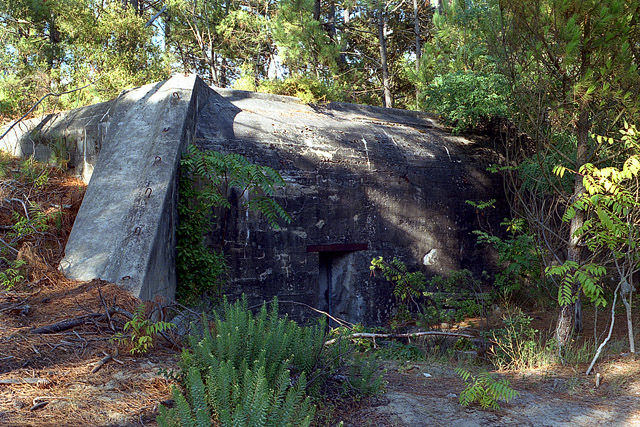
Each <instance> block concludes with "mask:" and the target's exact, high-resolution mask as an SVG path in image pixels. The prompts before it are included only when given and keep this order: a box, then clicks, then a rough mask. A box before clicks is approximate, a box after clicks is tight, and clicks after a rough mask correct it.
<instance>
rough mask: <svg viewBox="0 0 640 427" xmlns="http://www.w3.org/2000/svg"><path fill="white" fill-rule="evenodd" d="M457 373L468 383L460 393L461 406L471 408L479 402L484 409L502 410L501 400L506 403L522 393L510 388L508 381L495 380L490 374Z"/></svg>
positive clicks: (459, 371)
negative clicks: (470, 406)
mask: <svg viewBox="0 0 640 427" xmlns="http://www.w3.org/2000/svg"><path fill="white" fill-rule="evenodd" d="M456 373H457V374H458V375H459V376H460V377H461V378H462V380H463V381H464V382H465V383H466V387H465V389H464V390H463V391H462V392H461V393H460V398H459V401H460V404H461V405H462V406H469V405H471V404H472V403H474V402H478V403H479V404H480V407H482V408H483V409H493V410H495V411H498V410H500V405H499V404H498V401H499V400H503V401H504V402H506V403H509V401H510V400H511V399H513V398H515V397H516V396H519V395H520V393H519V392H518V391H516V390H514V389H512V388H511V387H510V384H509V381H508V380H507V379H501V380H495V379H494V378H493V377H492V376H491V375H490V374H489V373H488V372H486V371H485V372H481V373H479V374H478V375H476V376H474V375H473V374H472V373H471V372H469V371H467V370H465V369H462V368H457V369H456Z"/></svg>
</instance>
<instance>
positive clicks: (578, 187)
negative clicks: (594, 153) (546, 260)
mask: <svg viewBox="0 0 640 427" xmlns="http://www.w3.org/2000/svg"><path fill="white" fill-rule="evenodd" d="M576 131H577V136H578V145H577V148H576V170H579V169H580V167H581V166H582V165H584V164H585V163H586V162H587V149H588V142H589V141H588V138H589V110H588V109H587V108H586V106H583V107H582V108H581V110H580V115H579V117H578V124H577V126H576ZM584 191H585V188H584V184H583V183H582V175H580V174H576V176H575V179H574V181H573V197H572V200H573V201H575V200H577V199H578V198H579V197H581V196H582V194H583V193H584ZM584 220H585V215H584V211H582V210H577V211H576V215H575V216H574V217H573V218H572V219H571V223H570V227H569V233H570V234H569V246H568V248H567V260H569V261H575V262H577V263H578V264H581V263H582V261H583V260H582V248H581V246H580V244H581V241H580V238H579V237H578V236H576V232H577V231H578V230H579V229H580V228H582V226H583V225H584ZM578 286H579V284H578V283H574V284H573V292H574V293H578V292H580V289H579V288H578ZM576 304H580V299H579V298H578V299H577V300H576V303H575V304H569V305H566V306H564V307H562V308H561V310H560V315H559V317H558V325H557V327H556V338H557V340H558V347H559V348H560V349H561V348H562V347H564V346H565V345H566V344H567V343H568V342H569V338H570V337H571V333H572V331H573V327H574V326H575V328H576V330H578V331H581V330H582V310H581V307H577V308H576Z"/></svg>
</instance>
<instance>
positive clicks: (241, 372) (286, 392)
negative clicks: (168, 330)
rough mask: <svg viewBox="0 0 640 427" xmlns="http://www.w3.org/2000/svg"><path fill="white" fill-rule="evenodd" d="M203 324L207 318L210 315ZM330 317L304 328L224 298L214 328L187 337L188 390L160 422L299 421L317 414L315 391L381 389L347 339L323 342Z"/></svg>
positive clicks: (179, 394)
mask: <svg viewBox="0 0 640 427" xmlns="http://www.w3.org/2000/svg"><path fill="white" fill-rule="evenodd" d="M204 324H207V323H206V322H205V323H204ZM325 340H326V334H325V323H324V322H321V323H320V324H318V325H316V326H311V327H301V326H298V325H297V324H296V323H295V322H293V321H290V320H287V319H283V318H279V317H278V304H277V300H276V299H274V300H273V302H272V304H271V309H270V310H267V309H266V307H265V306H263V307H262V309H261V310H260V312H259V314H258V315H256V316H254V315H253V314H252V313H251V311H249V310H248V309H247V301H246V298H244V297H243V299H242V300H241V301H238V302H236V303H235V304H229V303H228V302H227V301H226V299H225V301H224V308H223V315H222V316H221V315H218V314H217V313H216V314H215V321H214V326H213V328H212V329H205V330H204V331H203V334H202V336H200V337H196V336H190V337H189V348H190V351H186V350H185V351H184V352H183V354H182V361H181V368H182V373H183V376H182V382H183V386H184V392H181V391H179V390H178V389H174V390H173V395H174V400H175V401H176V407H175V408H173V409H170V410H167V409H166V408H162V409H161V415H160V417H159V418H158V422H159V423H160V425H163V426H164V425H168V426H171V425H210V424H211V420H212V419H214V420H216V421H217V422H218V423H219V424H220V425H222V426H231V425H251V426H260V425H265V426H286V425H291V426H298V425H309V423H310V422H311V421H312V419H313V414H314V410H315V409H314V406H313V405H312V404H311V398H312V397H318V396H320V394H321V393H323V392H327V391H335V390H339V391H341V392H342V393H358V394H367V393H375V392H377V391H378V390H379V386H380V381H381V380H380V378H379V376H378V375H377V373H376V369H373V368H372V366H371V365H370V364H369V363H368V362H366V361H362V360H359V359H356V358H353V357H351V353H352V352H351V351H350V349H351V348H352V346H351V343H350V342H349V341H348V340H337V341H336V342H335V343H334V344H333V345H332V346H325V345H324V343H325Z"/></svg>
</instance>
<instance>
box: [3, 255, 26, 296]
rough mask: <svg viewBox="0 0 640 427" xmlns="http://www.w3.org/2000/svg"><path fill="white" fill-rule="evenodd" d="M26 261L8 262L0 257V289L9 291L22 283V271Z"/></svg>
mask: <svg viewBox="0 0 640 427" xmlns="http://www.w3.org/2000/svg"><path fill="white" fill-rule="evenodd" d="M25 264H26V261H24V260H22V259H16V260H12V261H10V260H8V259H6V258H4V257H0V265H1V269H0V288H2V289H4V290H7V291H8V290H10V289H11V288H13V287H14V286H16V285H19V284H20V283H22V282H23V281H24V271H23V267H24V266H25Z"/></svg>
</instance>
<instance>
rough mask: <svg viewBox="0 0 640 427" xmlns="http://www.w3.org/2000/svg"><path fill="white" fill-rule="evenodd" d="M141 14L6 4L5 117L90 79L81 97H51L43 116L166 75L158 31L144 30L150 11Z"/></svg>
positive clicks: (63, 2)
mask: <svg viewBox="0 0 640 427" xmlns="http://www.w3.org/2000/svg"><path fill="white" fill-rule="evenodd" d="M144 9H147V8H144ZM142 10H143V9H140V10H139V11H134V10H133V8H131V7H128V8H126V9H125V8H123V7H122V2H120V1H115V0H109V1H95V0H50V1H46V2H34V1H23V0H18V1H11V2H3V3H2V4H1V5H0V17H1V18H2V19H0V40H2V41H3V46H4V48H3V49H2V50H1V51H0V64H1V65H2V69H3V71H4V73H3V76H2V77H0V106H2V109H1V110H0V111H2V114H3V115H4V114H6V115H8V116H15V115H18V114H22V113H24V112H25V111H26V110H27V109H28V107H30V106H31V105H32V104H34V103H35V102H36V100H38V99H39V98H41V97H43V96H44V95H45V94H47V93H60V92H63V91H66V90H69V89H75V88H77V87H81V86H84V85H85V84H87V83H89V82H91V81H93V82H94V84H93V86H91V87H89V88H87V89H85V90H83V91H78V92H73V93H69V94H66V95H63V96H61V97H57V96H56V97H49V98H47V99H46V100H45V101H44V102H43V103H42V104H41V105H42V108H43V111H48V110H52V109H57V108H63V109H68V108H74V107H78V106H81V105H86V104H88V103H95V102H98V101H101V100H105V99H109V98H112V97H114V96H116V95H117V94H118V93H120V91H121V90H123V89H125V88H127V87H132V86H139V85H141V84H144V83H149V82H151V81H157V80H161V79H163V78H165V77H167V76H168V74H169V73H168V72H167V71H168V67H167V66H168V64H169V62H168V61H167V58H166V56H164V55H163V54H162V53H161V52H160V49H159V45H158V43H154V42H153V41H152V37H153V36H154V30H153V27H146V26H145V22H146V21H147V19H148V17H149V16H148V15H147V14H150V13H152V12H153V11H152V10H145V12H144V13H142ZM153 13H155V12H153ZM143 14H144V15H147V16H143Z"/></svg>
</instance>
